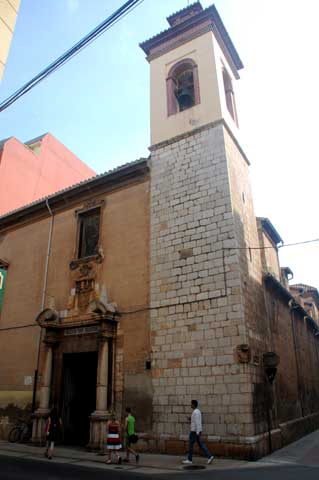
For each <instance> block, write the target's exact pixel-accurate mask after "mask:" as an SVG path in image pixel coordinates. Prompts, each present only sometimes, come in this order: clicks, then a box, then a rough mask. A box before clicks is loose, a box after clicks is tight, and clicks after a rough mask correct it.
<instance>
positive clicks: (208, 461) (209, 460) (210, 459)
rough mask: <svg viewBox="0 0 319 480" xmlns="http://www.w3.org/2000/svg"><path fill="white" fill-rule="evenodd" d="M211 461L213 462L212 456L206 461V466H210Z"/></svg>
mask: <svg viewBox="0 0 319 480" xmlns="http://www.w3.org/2000/svg"><path fill="white" fill-rule="evenodd" d="M213 460H214V455H212V456H211V457H209V459H208V460H207V465H210V464H211V463H212V461H213Z"/></svg>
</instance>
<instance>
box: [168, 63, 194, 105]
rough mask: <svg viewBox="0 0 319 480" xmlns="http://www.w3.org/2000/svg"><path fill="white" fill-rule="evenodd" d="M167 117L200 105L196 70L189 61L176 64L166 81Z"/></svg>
mask: <svg viewBox="0 0 319 480" xmlns="http://www.w3.org/2000/svg"><path fill="white" fill-rule="evenodd" d="M166 88H167V112H168V115H173V114H174V113H178V112H182V111H183V110H187V109H188V108H191V107H193V106H194V105H197V104H198V103H200V96H199V82H198V69H197V65H196V63H195V62H194V61H193V60H191V59H190V58H189V59H185V60H181V61H180V62H177V63H176V64H175V65H173V67H172V68H171V69H170V71H169V74H168V77H167V79H166Z"/></svg>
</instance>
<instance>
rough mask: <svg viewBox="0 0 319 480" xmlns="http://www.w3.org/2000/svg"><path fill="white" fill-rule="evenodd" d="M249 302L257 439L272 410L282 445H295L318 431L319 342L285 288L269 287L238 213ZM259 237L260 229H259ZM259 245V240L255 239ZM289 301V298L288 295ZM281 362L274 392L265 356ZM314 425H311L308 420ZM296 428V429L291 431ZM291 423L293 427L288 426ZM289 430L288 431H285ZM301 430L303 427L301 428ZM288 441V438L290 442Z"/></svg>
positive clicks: (258, 254)
mask: <svg viewBox="0 0 319 480" xmlns="http://www.w3.org/2000/svg"><path fill="white" fill-rule="evenodd" d="M234 221H235V226H236V232H237V243H238V247H239V248H238V250H237V251H238V257H239V262H240V270H241V278H242V293H243V297H244V312H245V324H246V329H247V343H248V344H249V348H250V361H249V364H248V365H247V367H248V371H249V372H250V374H251V382H252V413H253V419H254V423H255V434H260V433H264V432H266V431H267V430H268V424H267V409H268V406H269V402H270V404H272V405H273V406H272V408H271V418H270V422H271V428H272V429H276V428H281V430H282V434H281V436H282V441H283V443H284V444H285V443H290V442H291V441H293V440H295V439H296V438H299V437H300V436H302V435H304V434H306V433H308V432H311V431H313V429H315V428H317V423H316V422H318V418H319V417H318V413H319V375H318V367H319V337H315V336H314V332H313V328H312V327H311V323H309V322H308V323H307V322H306V321H305V318H304V316H303V315H302V313H301V312H300V311H299V310H295V311H293V310H291V308H290V307H289V305H288V301H287V298H286V297H285V294H284V290H282V287H281V285H280V284H279V285H278V281H277V286H276V284H275V283H269V282H265V281H264V272H263V270H262V264H261V251H260V250H258V249H249V247H257V246H259V244H258V243H257V244H256V245H249V244H248V243H247V241H246V238H247V237H248V236H249V237H250V238H251V237H253V236H254V235H247V229H248V228H251V226H249V225H248V226H247V225H243V222H242V219H241V217H240V215H238V213H236V212H235V213H234ZM256 232H257V226H256ZM256 239H258V236H257V234H256ZM288 296H289V294H288ZM267 351H271V352H276V353H277V354H278V355H279V357H280V363H279V366H278V371H277V376H276V378H275V381H274V384H273V387H272V388H269V383H268V381H267V380H266V377H265V373H264V369H263V366H262V355H263V353H265V352H267ZM309 419H311V420H309ZM290 422H291V427H290V426H289V425H290ZM287 423H288V425H286V424H287ZM283 424H285V425H283ZM298 425H299V426H298ZM285 436H286V438H285Z"/></svg>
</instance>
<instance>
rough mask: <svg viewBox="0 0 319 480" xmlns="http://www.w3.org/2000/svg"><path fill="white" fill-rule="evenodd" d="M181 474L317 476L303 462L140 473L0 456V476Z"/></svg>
mask: <svg viewBox="0 0 319 480" xmlns="http://www.w3.org/2000/svg"><path fill="white" fill-rule="evenodd" d="M173 477H183V478H184V479H185V480H191V479H195V478H196V477H197V478H198V480H200V479H203V480H208V479H216V480H257V479H258V480H270V479H271V480H300V478H302V480H315V479H316V480H318V478H319V468H318V467H316V466H314V467H313V466H304V465H274V466H262V465H258V464H256V463H252V464H249V466H248V467H247V468H239V469H231V470H223V471H216V470H209V468H207V469H205V470H199V471H187V470H184V471H182V472H176V473H167V474H165V475H163V474H156V473H155V472H154V474H147V475H146V474H143V473H139V472H138V471H134V472H132V471H127V470H124V469H123V470H122V468H121V467H120V466H119V467H116V469H113V470H104V469H103V470H102V469H101V468H100V469H99V468H86V467H79V466H74V465H70V464H65V463H60V462H57V461H55V460H53V461H51V462H50V461H37V460H31V459H29V460H28V459H19V458H16V457H15V458H14V457H7V456H0V479H1V480H40V479H41V480H44V479H45V480H102V479H103V480H105V479H107V478H109V479H112V480H113V479H114V480H129V479H131V480H135V479H137V478H143V479H145V480H147V479H150V478H156V479H158V480H164V479H171V478H173Z"/></svg>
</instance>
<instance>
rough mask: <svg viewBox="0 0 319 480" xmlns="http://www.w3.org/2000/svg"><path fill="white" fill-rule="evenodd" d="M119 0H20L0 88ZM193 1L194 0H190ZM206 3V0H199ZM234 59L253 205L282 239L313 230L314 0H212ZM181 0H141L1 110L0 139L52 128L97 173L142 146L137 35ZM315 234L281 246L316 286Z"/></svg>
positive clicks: (31, 71)
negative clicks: (237, 68)
mask: <svg viewBox="0 0 319 480" xmlns="http://www.w3.org/2000/svg"><path fill="white" fill-rule="evenodd" d="M123 3H124V0H54V1H51V0H21V7H20V11H19V15H18V19H17V24H16V29H15V34H14V38H13V41H12V44H11V49H10V53H9V58H8V61H7V66H6V70H5V73H4V76H3V79H2V82H1V84H0V100H1V101H2V100H4V99H5V98H6V97H7V96H9V95H10V94H11V93H13V92H14V91H15V90H16V89H18V88H19V87H20V86H21V85H22V84H23V83H25V82H27V81H28V80H30V79H31V78H32V77H33V76H34V75H36V74H37V73H39V71H40V70H42V69H43V68H44V67H45V66H47V65H48V64H49V63H50V62H52V61H53V60H55V59H56V58H57V57H58V56H59V55H61V54H62V53H63V52H64V51H65V50H67V49H68V48H69V47H71V46H72V45H73V44H74V43H75V42H77V41H78V40H79V39H80V38H82V37H83V36H84V35H85V34H87V33H88V32H89V31H90V30H92V29H93V28H94V27H95V26H96V25H98V24H99V23H100V22H101V21H102V20H104V19H105V18H106V17H108V16H109V15H110V14H111V13H112V12H113V11H114V10H116V9H117V8H119V7H120V6H121V5H122V4H123ZM190 3H192V2H190ZM201 3H202V5H203V7H204V8H205V7H208V6H209V5H211V4H212V3H213V0H202V1H201ZM214 3H215V6H216V7H217V9H218V11H219V14H220V16H221V18H222V20H223V22H224V24H225V26H226V29H227V31H228V33H229V34H230V36H231V38H232V41H233V43H234V44H235V47H236V49H237V51H238V53H239V55H240V57H241V59H242V61H243V64H244V67H245V68H244V69H243V70H241V71H240V77H241V78H240V80H238V81H237V82H236V84H235V85H234V89H235V95H236V102H237V110H238V117H239V124H240V130H241V137H242V147H243V149H244V151H245V152H246V154H247V156H248V158H249V160H250V162H251V167H250V174H251V181H252V189H253V196H254V206H255V213H256V215H258V216H262V217H268V218H269V219H270V221H271V222H272V223H273V225H274V226H275V228H276V229H277V231H278V233H279V234H280V236H281V237H282V238H283V240H284V243H285V244H290V243H295V242H301V241H305V240H311V239H316V238H319V219H318V218H319V217H318V214H316V213H315V212H316V208H317V198H318V193H317V186H318V147H317V138H318V136H319V132H318V112H319V89H318V85H317V84H318V77H319V66H318V65H319V64H318V61H317V59H318V52H317V49H318V45H319V29H318V28H317V19H318V14H319V2H317V1H316V0H303V2H300V1H297V0H216V1H215V2H214ZM187 4H188V1H187V0H144V2H143V3H142V4H140V5H139V6H138V7H137V8H136V9H135V10H134V11H133V12H131V13H130V14H128V15H127V16H126V17H125V18H124V19H122V20H121V21H120V22H118V23H117V24H116V25H115V26H114V27H112V28H111V29H110V30H109V31H107V32H106V33H104V35H102V36H101V37H99V38H98V39H97V40H96V41H95V42H93V43H92V44H91V45H90V46H88V47H87V48H86V49H85V50H84V51H82V52H81V53H80V54H79V55H77V56H76V57H75V58H73V59H72V60H71V61H69V62H68V63H67V64H66V65H65V66H63V67H62V68H60V69H59V70H58V71H57V72H56V73H54V74H53V75H51V76H50V77H49V78H47V79H46V80H45V81H43V82H42V83H41V84H40V85H38V86H37V87H35V88H34V89H33V90H32V91H31V92H29V93H28V94H26V95H25V96H24V97H22V98H21V99H20V100H18V101H17V102H16V103H15V104H14V105H12V106H11V107H9V108H8V109H7V110H6V111H4V112H2V113H0V140H1V139H2V138H6V137H10V136H15V137H17V138H18V139H19V140H21V141H23V142H24V141H27V140H30V139H32V138H34V137H37V136H39V135H41V134H42V133H45V132H51V133H52V134H53V135H55V136H56V137H57V138H58V139H59V140H60V141H61V142H62V143H64V144H65V145H66V146H67V147H68V148H69V149H70V150H72V151H73V152H74V153H75V154H76V155H77V156H78V157H80V158H81V160H83V161H84V162H86V163H87V164H88V165H89V166H90V167H91V168H93V169H94V170H95V171H96V172H97V173H102V172H105V171H107V170H109V169H111V168H114V167H116V166H119V165H122V164H124V163H127V162H130V161H133V160H135V159H137V158H139V157H147V156H148V155H149V150H148V147H149V145H150V132H149V108H150V106H149V65H148V63H147V61H146V60H145V54H144V52H143V51H142V50H141V49H140V48H139V47H138V44H139V43H140V42H142V41H144V40H146V39H148V38H150V37H152V36H154V35H156V34H157V33H159V32H161V31H162V30H165V29H166V28H168V24H167V22H166V17H167V16H169V15H170V14H172V13H174V12H176V11H178V10H180V9H182V8H184V7H186V6H187ZM318 254H319V242H315V243H310V244H305V245H300V246H295V247H288V246H287V247H285V248H282V249H280V261H281V265H282V266H289V267H290V268H291V269H292V271H293V272H294V279H293V281H292V283H306V284H309V285H313V286H315V287H316V288H318V287H319V262H318Z"/></svg>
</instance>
